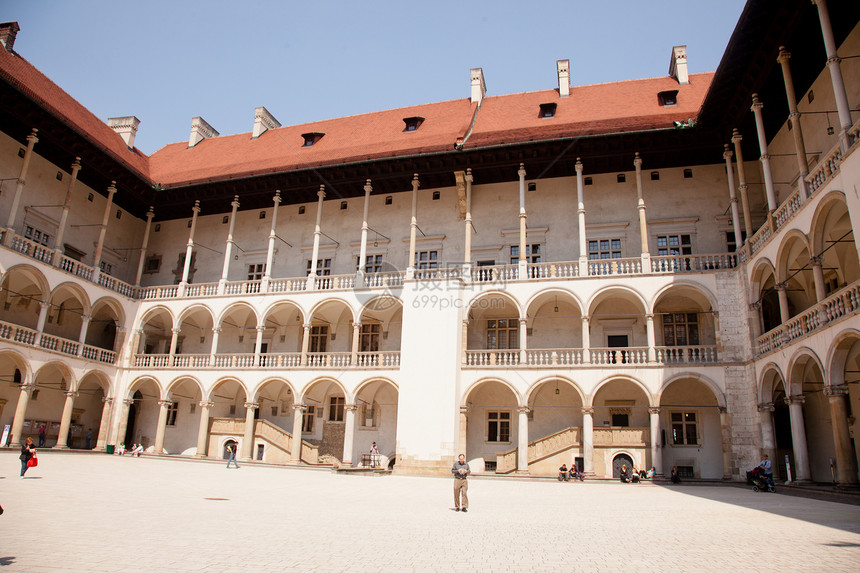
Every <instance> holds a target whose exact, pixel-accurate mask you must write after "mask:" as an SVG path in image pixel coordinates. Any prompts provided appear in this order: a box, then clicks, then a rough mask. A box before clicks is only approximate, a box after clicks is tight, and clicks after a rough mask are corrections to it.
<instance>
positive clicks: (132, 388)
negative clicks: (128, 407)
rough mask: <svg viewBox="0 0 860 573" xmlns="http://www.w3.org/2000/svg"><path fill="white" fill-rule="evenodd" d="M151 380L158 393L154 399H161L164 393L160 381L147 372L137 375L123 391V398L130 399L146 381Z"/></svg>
mask: <svg viewBox="0 0 860 573" xmlns="http://www.w3.org/2000/svg"><path fill="white" fill-rule="evenodd" d="M148 382H152V383H153V384H155V387H156V389H157V390H158V395H157V396H155V399H157V400H161V399H162V396H163V395H164V392H163V389H162V387H161V382H160V381H159V380H158V378H156V377H155V376H150V375H148V374H144V375H142V376H138V377H137V378H135V379H134V380H132V381H131V383H130V384H129V385H128V388H127V389H126V391H125V399H126V400H130V399H132V398H133V397H134V393H135V392H137V391H138V390H140V388H141V387H143V386H144V385H145V384H146V383H148Z"/></svg>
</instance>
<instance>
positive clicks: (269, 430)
mask: <svg viewBox="0 0 860 573" xmlns="http://www.w3.org/2000/svg"><path fill="white" fill-rule="evenodd" d="M244 433H245V420H243V419H240V418H212V420H211V421H210V425H209V435H210V436H212V435H230V436H243V435H244ZM254 438H255V439H256V440H257V441H258V442H263V443H264V444H265V445H266V447H267V448H275V449H276V450H278V451H279V452H280V453H281V455H280V456H277V457H281V458H284V459H289V458H290V454H291V452H292V451H293V435H292V434H291V433H289V432H287V431H286V430H284V429H283V428H279V427H278V426H276V425H274V424H273V423H271V422H269V421H268V420H254ZM301 448H302V453H301V460H302V462H304V463H306V464H312V465H316V464H319V463H320V459H319V446H316V445H314V444H312V443H310V442H308V441H305V440H302V441H301Z"/></svg>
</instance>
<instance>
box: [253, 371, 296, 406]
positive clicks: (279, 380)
mask: <svg viewBox="0 0 860 573" xmlns="http://www.w3.org/2000/svg"><path fill="white" fill-rule="evenodd" d="M277 384H282V385H283V386H284V389H285V390H287V394H289V396H290V397H291V401H292V400H295V399H296V396H297V394H296V388H295V387H294V386H293V384H292V383H291V382H290V381H289V380H287V379H286V378H284V377H283V376H269V377H267V378H264V379H263V380H261V381H260V383H259V384H257V385H256V386H254V387H253V388H251V390H250V392H251V394H250V396H251V400H250V401H251V402H256V401H257V399H258V397H259V395H260V391H261V390H263V389H264V388H266V386H269V385H277ZM281 393H283V391H282V392H281Z"/></svg>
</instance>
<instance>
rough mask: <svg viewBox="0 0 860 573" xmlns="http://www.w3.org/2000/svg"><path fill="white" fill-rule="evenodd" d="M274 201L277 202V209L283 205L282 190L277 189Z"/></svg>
mask: <svg viewBox="0 0 860 573" xmlns="http://www.w3.org/2000/svg"><path fill="white" fill-rule="evenodd" d="M272 201H274V202H275V207H277V206H278V205H280V204H281V190H280V189H275V196H274V197H272Z"/></svg>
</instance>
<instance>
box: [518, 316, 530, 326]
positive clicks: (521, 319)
mask: <svg viewBox="0 0 860 573" xmlns="http://www.w3.org/2000/svg"><path fill="white" fill-rule="evenodd" d="M517 320H519V323H520V326H522V325H524V324H528V322H529V319H528V318H519V319H517Z"/></svg>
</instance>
